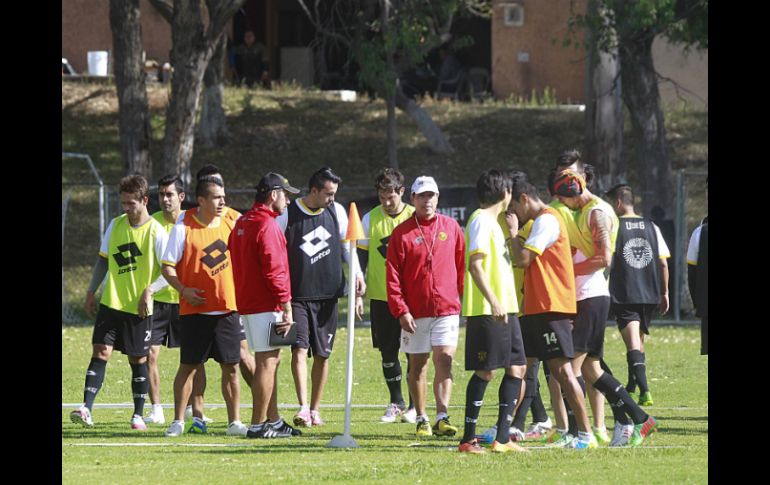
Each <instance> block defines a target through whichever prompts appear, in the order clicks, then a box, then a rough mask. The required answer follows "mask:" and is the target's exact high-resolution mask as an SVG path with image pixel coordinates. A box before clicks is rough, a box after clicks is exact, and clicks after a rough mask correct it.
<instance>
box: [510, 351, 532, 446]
mask: <svg viewBox="0 0 770 485" xmlns="http://www.w3.org/2000/svg"><path fill="white" fill-rule="evenodd" d="M537 371H538V365H537V363H535V364H533V365H530V366H528V367H527V375H526V376H525V381H526V383H527V387H526V388H525V390H524V398H523V399H522V400H521V404H519V409H517V410H516V414H515V415H514V417H513V426H514V427H516V428H518V429H520V430H522V431H524V426H525V424H526V421H527V413H528V412H529V408H530V406H531V405H532V401H533V399H534V397H535V395H536V394H537Z"/></svg>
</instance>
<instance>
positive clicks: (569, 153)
mask: <svg viewBox="0 0 770 485" xmlns="http://www.w3.org/2000/svg"><path fill="white" fill-rule="evenodd" d="M575 162H577V168H578V170H579V171H581V172H585V164H584V163H583V156H582V155H581V154H580V152H579V151H577V150H575V149H574V148H573V149H571V150H565V151H563V152H561V155H559V160H558V161H557V162H556V166H557V167H560V168H564V167H568V166H570V165H572V164H573V163H575Z"/></svg>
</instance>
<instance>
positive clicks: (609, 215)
mask: <svg viewBox="0 0 770 485" xmlns="http://www.w3.org/2000/svg"><path fill="white" fill-rule="evenodd" d="M553 192H554V194H556V197H557V198H558V199H559V200H560V201H561V202H562V203H563V204H564V205H566V206H567V207H569V208H570V209H572V210H577V211H578V218H577V220H576V222H577V227H578V231H579V234H580V236H579V239H577V240H574V241H573V240H570V244H572V245H573V246H576V247H577V248H578V250H577V252H576V253H575V256H574V259H573V262H574V272H575V282H576V285H577V301H578V303H577V317H576V318H575V324H574V330H573V341H574V344H575V359H574V360H573V362H572V364H573V368H574V369H580V370H582V372H583V376H584V377H585V379H586V381H587V382H588V383H589V384H591V385H592V386H593V387H595V388H596V389H597V390H599V391H600V392H601V393H602V394H604V395H605V397H607V400H608V401H609V402H610V405H611V406H612V405H613V404H614V406H615V408H617V409H620V410H621V411H623V412H625V413H626V414H627V415H628V416H629V417H630V418H631V420H633V422H634V431H633V434H632V435H631V437H630V439H629V444H630V445H631V446H638V445H640V444H641V443H642V441H643V440H644V438H645V437H646V436H647V435H648V434H650V433H652V432H654V431H655V430H656V428H657V426H658V424H657V422H656V421H655V418H653V417H652V416H650V415H648V414H647V413H645V412H644V411H643V410H642V409H641V408H640V407H639V405H638V404H636V403H635V402H634V401H633V400H632V399H631V397H630V396H629V395H628V391H626V389H625V387H623V386H622V385H620V383H619V382H618V381H617V379H615V377H614V376H612V374H610V373H608V372H605V371H604V370H603V369H602V368H601V365H600V363H599V360H600V359H601V358H602V356H603V353H604V334H605V328H606V323H607V314H608V311H609V304H610V296H609V286H608V284H607V280H606V279H605V278H604V269H605V268H606V267H608V266H609V265H610V263H611V258H612V250H613V248H614V247H615V238H616V237H617V227H618V225H619V223H618V220H617V216H616V215H615V213H614V211H613V210H612V207H610V206H609V204H607V203H606V202H604V201H603V200H601V199H600V198H599V197H597V196H595V195H593V194H592V193H591V192H590V190H588V188H587V187H586V183H585V179H584V178H583V177H582V176H581V175H580V174H578V173H576V172H574V171H572V170H564V171H562V172H560V173H559V174H557V176H556V178H555V180H554V184H553ZM616 421H618V419H616Z"/></svg>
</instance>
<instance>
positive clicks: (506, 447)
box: [491, 440, 529, 453]
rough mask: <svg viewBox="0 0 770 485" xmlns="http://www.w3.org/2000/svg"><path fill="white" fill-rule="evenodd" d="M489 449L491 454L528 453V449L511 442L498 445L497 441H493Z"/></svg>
mask: <svg viewBox="0 0 770 485" xmlns="http://www.w3.org/2000/svg"><path fill="white" fill-rule="evenodd" d="M491 449H492V453H511V452H514V453H529V450H528V449H526V448H524V447H523V446H519V445H517V444H516V443H514V442H513V440H510V441H508V443H498V442H497V441H493V442H492V446H491Z"/></svg>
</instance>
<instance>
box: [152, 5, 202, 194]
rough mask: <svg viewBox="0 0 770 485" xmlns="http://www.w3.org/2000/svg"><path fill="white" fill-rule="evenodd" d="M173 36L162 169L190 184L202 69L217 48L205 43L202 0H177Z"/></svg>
mask: <svg viewBox="0 0 770 485" xmlns="http://www.w3.org/2000/svg"><path fill="white" fill-rule="evenodd" d="M171 37H172V42H173V47H172V49H171V65H172V66H173V67H174V75H173V76H172V77H171V102H170V103H169V105H168V109H167V111H166V138H165V145H164V147H163V170H164V172H165V173H176V174H179V176H180V177H181V178H182V180H183V181H184V183H185V185H186V186H188V187H191V186H192V185H191V183H192V174H191V173H190V162H191V161H192V155H193V144H194V142H195V114H196V112H197V109H198V99H199V97H200V94H201V80H202V78H203V73H204V71H205V70H206V66H208V64H209V60H210V59H211V56H212V54H213V50H214V49H213V46H210V45H207V44H206V40H205V36H204V32H203V22H202V20H201V4H200V2H198V1H197V0H177V1H176V2H174V17H173V21H172V25H171Z"/></svg>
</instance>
